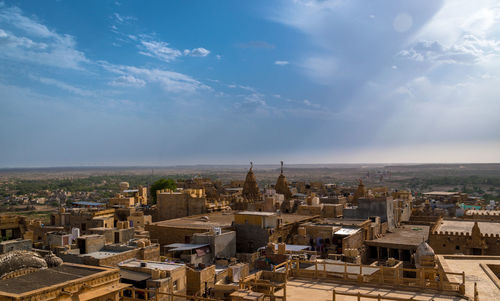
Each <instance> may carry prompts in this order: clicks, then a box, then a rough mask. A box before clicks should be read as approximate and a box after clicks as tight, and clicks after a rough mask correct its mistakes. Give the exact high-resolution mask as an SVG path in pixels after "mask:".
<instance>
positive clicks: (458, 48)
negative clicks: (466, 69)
mask: <svg viewBox="0 0 500 301" xmlns="http://www.w3.org/2000/svg"><path fill="white" fill-rule="evenodd" d="M498 54H500V41H497V40H489V39H481V38H478V37H477V36H474V35H464V36H463V37H462V38H461V39H460V40H458V41H457V42H456V43H454V44H452V45H451V46H449V47H446V46H443V45H442V44H441V43H440V42H438V41H418V42H415V43H413V44H412V45H411V48H409V49H407V50H403V51H401V52H400V53H399V54H398V56H400V57H404V58H409V59H413V60H416V61H430V62H447V63H476V62H478V61H480V60H481V59H484V58H487V57H489V56H491V55H498Z"/></svg>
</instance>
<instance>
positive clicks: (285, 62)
mask: <svg viewBox="0 0 500 301" xmlns="http://www.w3.org/2000/svg"><path fill="white" fill-rule="evenodd" d="M274 64H275V65H278V66H286V65H288V64H289V62H288V61H274Z"/></svg>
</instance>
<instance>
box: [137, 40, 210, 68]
mask: <svg viewBox="0 0 500 301" xmlns="http://www.w3.org/2000/svg"><path fill="white" fill-rule="evenodd" d="M134 38H136V37H135V36H134ZM131 39H132V38H131ZM132 40H134V41H135V40H136V39H132ZM139 49H141V51H140V52H139V53H140V54H142V55H146V56H149V57H153V58H156V59H159V60H162V61H164V62H171V61H174V60H175V59H177V58H178V57H180V56H197V57H205V56H207V55H209V54H210V50H208V49H205V48H203V47H199V48H194V49H184V51H180V50H179V49H175V48H172V47H169V44H168V43H166V42H162V41H154V40H141V41H140V44H139Z"/></svg>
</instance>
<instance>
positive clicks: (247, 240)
mask: <svg viewBox="0 0 500 301" xmlns="http://www.w3.org/2000/svg"><path fill="white" fill-rule="evenodd" d="M234 227H235V229H236V251H237V252H239V253H253V252H255V251H257V249H258V248H260V247H264V246H266V245H267V243H268V242H269V234H270V233H269V230H267V229H262V228H261V227H259V226H256V225H252V224H235V225H234Z"/></svg>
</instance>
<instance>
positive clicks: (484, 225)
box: [436, 220, 500, 235]
mask: <svg viewBox="0 0 500 301" xmlns="http://www.w3.org/2000/svg"><path fill="white" fill-rule="evenodd" d="M477 224H478V226H479V230H481V233H482V234H486V233H488V234H495V235H496V234H500V223H495V222H477ZM473 226H474V222H473V221H461V220H443V221H442V222H441V223H440V224H439V225H438V226H437V227H436V231H438V232H440V231H442V232H446V231H448V232H458V233H460V232H464V233H471V232H472V227H473Z"/></svg>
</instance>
